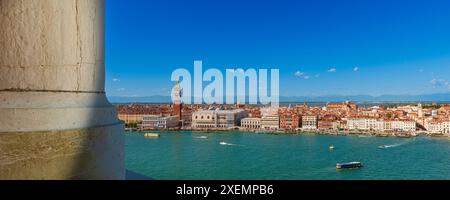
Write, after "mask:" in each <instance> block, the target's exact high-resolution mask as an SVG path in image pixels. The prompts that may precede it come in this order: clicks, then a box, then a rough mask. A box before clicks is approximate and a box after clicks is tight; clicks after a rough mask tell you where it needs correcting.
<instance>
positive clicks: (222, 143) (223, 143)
mask: <svg viewBox="0 0 450 200" xmlns="http://www.w3.org/2000/svg"><path fill="white" fill-rule="evenodd" d="M219 144H220V145H228V143H226V142H220V143H219Z"/></svg>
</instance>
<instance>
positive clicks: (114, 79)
mask: <svg viewBox="0 0 450 200" xmlns="http://www.w3.org/2000/svg"><path fill="white" fill-rule="evenodd" d="M112 81H113V82H120V79H118V78H113V80H112Z"/></svg>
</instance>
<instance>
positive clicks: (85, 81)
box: [0, 0, 104, 92]
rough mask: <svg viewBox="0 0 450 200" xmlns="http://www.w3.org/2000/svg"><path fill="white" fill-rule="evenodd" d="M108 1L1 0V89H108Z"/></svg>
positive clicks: (99, 90) (100, 90)
mask: <svg viewBox="0 0 450 200" xmlns="http://www.w3.org/2000/svg"><path fill="white" fill-rule="evenodd" d="M103 10H104V1H103V0H93V1H92V0H39V1H33V0H1V1H0V27H1V28H0V49H1V50H2V52H1V53H0V74H2V76H1V77H0V90H4V89H10V90H12V89H23V90H58V91H59V90H66V91H98V92H102V91H103V90H104V71H103V70H104V67H98V66H104V30H103V29H104V11H103Z"/></svg>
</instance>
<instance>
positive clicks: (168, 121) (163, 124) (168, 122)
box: [140, 115, 179, 130]
mask: <svg viewBox="0 0 450 200" xmlns="http://www.w3.org/2000/svg"><path fill="white" fill-rule="evenodd" d="M178 125H179V120H178V117H177V116H166V117H164V116H161V115H145V116H144V117H143V120H142V123H141V124H140V129H141V130H152V129H167V128H175V127H177V126H178Z"/></svg>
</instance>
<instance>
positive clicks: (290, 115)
mask: <svg viewBox="0 0 450 200" xmlns="http://www.w3.org/2000/svg"><path fill="white" fill-rule="evenodd" d="M279 118H280V128H282V129H288V130H295V129H298V128H299V127H300V116H299V115H298V114H297V113H296V112H294V111H293V110H280V112H279Z"/></svg>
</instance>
